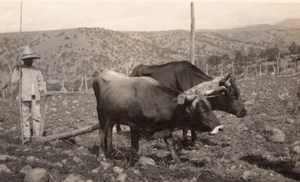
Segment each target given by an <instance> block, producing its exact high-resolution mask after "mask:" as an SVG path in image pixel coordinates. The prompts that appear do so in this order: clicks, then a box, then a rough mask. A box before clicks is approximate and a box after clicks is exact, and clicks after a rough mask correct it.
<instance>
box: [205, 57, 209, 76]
mask: <svg viewBox="0 0 300 182" xmlns="http://www.w3.org/2000/svg"><path fill="white" fill-rule="evenodd" d="M205 72H206V74H207V75H208V62H207V60H206V69H205Z"/></svg>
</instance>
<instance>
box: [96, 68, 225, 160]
mask: <svg viewBox="0 0 300 182" xmlns="http://www.w3.org/2000/svg"><path fill="white" fill-rule="evenodd" d="M93 89H94V93H95V96H96V100H97V113H98V119H99V124H100V130H99V136H100V149H99V158H100V159H101V158H105V156H108V155H110V154H111V150H112V127H113V126H114V124H116V123H119V124H124V125H128V126H129V127H130V136H131V158H130V164H131V165H132V164H134V163H135V162H136V160H137V153H138V150H139V139H140V137H141V135H143V136H146V137H149V136H155V135H156V136H160V137H163V138H164V141H165V142H166V144H167V146H168V148H169V150H170V151H171V155H172V157H173V159H174V160H175V161H176V162H177V163H180V158H179V157H178V155H177V153H176V151H175V148H174V142H173V138H172V132H173V131H174V130H175V129H178V128H193V129H195V130H199V131H204V132H205V131H212V133H217V131H216V129H217V130H218V128H220V127H221V126H220V122H219V120H218V119H217V118H216V116H215V115H214V114H213V112H212V110H211V108H210V104H209V102H208V101H207V100H206V99H205V98H204V97H203V96H202V95H195V94H190V95H184V96H182V95H180V92H179V91H176V90H172V89H170V88H167V87H165V86H163V85H162V84H160V83H159V82H157V81H156V80H154V79H152V78H149V77H127V76H124V75H121V74H118V73H116V72H114V71H109V70H103V71H102V72H100V73H99V72H95V73H94V80H93Z"/></svg>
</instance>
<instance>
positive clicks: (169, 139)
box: [164, 133, 181, 164]
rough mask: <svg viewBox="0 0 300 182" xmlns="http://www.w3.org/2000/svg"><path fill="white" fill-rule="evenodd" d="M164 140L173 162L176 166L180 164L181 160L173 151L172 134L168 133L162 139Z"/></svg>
mask: <svg viewBox="0 0 300 182" xmlns="http://www.w3.org/2000/svg"><path fill="white" fill-rule="evenodd" d="M164 140H165V142H166V144H167V146H168V149H169V150H170V152H171V155H172V157H173V159H174V161H175V162H176V163H177V164H180V163H181V160H180V158H179V156H178V154H177V152H176V150H175V145H174V139H173V137H172V133H170V135H168V136H166V137H164Z"/></svg>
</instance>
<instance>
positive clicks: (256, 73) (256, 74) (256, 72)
mask: <svg viewBox="0 0 300 182" xmlns="http://www.w3.org/2000/svg"><path fill="white" fill-rule="evenodd" d="M257 66H258V60H257V57H255V76H256V78H258V70H257Z"/></svg>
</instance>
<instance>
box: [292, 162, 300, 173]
mask: <svg viewBox="0 0 300 182" xmlns="http://www.w3.org/2000/svg"><path fill="white" fill-rule="evenodd" d="M293 171H294V172H295V173H298V174H300V161H298V162H296V164H295V166H294V169H293Z"/></svg>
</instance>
